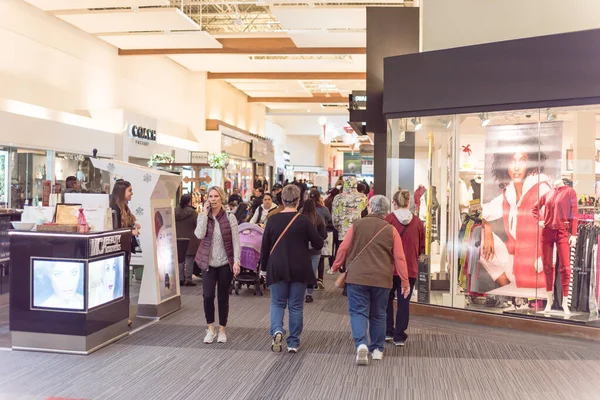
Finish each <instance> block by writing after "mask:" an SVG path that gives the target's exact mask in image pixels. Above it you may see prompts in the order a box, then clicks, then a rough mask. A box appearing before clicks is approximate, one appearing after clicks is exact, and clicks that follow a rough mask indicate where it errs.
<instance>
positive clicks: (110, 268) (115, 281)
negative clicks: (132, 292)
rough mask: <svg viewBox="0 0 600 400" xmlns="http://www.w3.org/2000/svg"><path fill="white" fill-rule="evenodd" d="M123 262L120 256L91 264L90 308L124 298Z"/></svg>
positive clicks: (89, 268)
mask: <svg viewBox="0 0 600 400" xmlns="http://www.w3.org/2000/svg"><path fill="white" fill-rule="evenodd" d="M123 261H124V256H123V255H119V256H116V257H112V258H107V259H104V260H98V261H92V262H90V263H89V266H88V270H89V279H88V308H93V307H97V306H99V305H102V304H106V303H108V302H111V301H113V300H115V299H118V298H121V297H123Z"/></svg>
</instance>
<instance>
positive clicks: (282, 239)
mask: <svg viewBox="0 0 600 400" xmlns="http://www.w3.org/2000/svg"><path fill="white" fill-rule="evenodd" d="M281 199H282V201H283V204H284V206H285V208H284V209H283V211H281V212H280V213H278V214H275V215H272V216H271V217H270V218H269V222H268V223H267V226H266V228H265V233H264V236H263V242H262V248H261V269H262V271H263V272H265V271H266V273H267V284H268V285H269V287H270V289H271V330H270V334H271V335H272V337H273V341H272V342H271V350H272V351H275V352H280V351H281V348H282V342H283V337H284V335H285V330H284V329H283V317H284V314H285V308H286V306H287V307H288V308H289V329H290V335H289V336H288V338H287V347H288V353H297V352H298V347H299V346H300V334H301V333H302V328H303V308H304V294H305V292H306V288H307V286H308V285H315V284H316V283H317V279H316V277H315V274H314V272H313V269H312V263H311V260H310V255H309V251H308V243H309V242H310V244H311V245H312V248H313V249H315V250H320V249H322V248H323V238H322V237H321V235H319V232H317V230H316V229H315V227H314V225H313V224H312V223H311V221H310V220H309V219H308V218H307V217H306V216H304V215H300V214H298V213H297V212H296V210H297V209H298V203H299V202H300V189H299V188H298V187H297V186H296V185H288V186H286V187H285V188H283V191H282V192H281Z"/></svg>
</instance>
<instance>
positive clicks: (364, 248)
mask: <svg viewBox="0 0 600 400" xmlns="http://www.w3.org/2000/svg"><path fill="white" fill-rule="evenodd" d="M388 226H391V225H389V224H386V225H385V226H384V227H383V228H381V229H380V230H379V232H377V233H376V234H375V236H373V238H372V239H371V240H369V243H367V244H366V245H365V247H363V248H362V250H361V251H359V252H358V254H357V255H356V257H354V260H352V262H351V263H350V264H348V266H347V267H346V272H348V267H350V265H352V264H354V261H356V259H357V258H358V257H360V255H361V254H362V253H363V251H365V250H366V249H367V247H369V245H370V244H371V243H373V240H375V238H376V237H377V236H379V234H380V233H381V232H383V230H384V229H385V228H387V227H388Z"/></svg>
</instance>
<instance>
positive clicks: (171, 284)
mask: <svg viewBox="0 0 600 400" xmlns="http://www.w3.org/2000/svg"><path fill="white" fill-rule="evenodd" d="M154 232H155V235H156V263H157V265H158V281H159V290H160V300H161V302H162V301H165V300H167V299H169V298H170V297H173V296H175V295H177V275H176V272H175V270H176V263H177V260H176V259H175V258H176V257H177V252H176V250H175V249H176V246H177V243H176V240H175V232H174V228H173V208H172V207H162V208H155V209H154Z"/></svg>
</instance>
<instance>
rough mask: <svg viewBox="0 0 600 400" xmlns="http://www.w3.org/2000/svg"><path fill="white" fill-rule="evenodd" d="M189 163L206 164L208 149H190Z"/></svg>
mask: <svg viewBox="0 0 600 400" xmlns="http://www.w3.org/2000/svg"><path fill="white" fill-rule="evenodd" d="M190 163H192V164H208V151H190Z"/></svg>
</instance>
